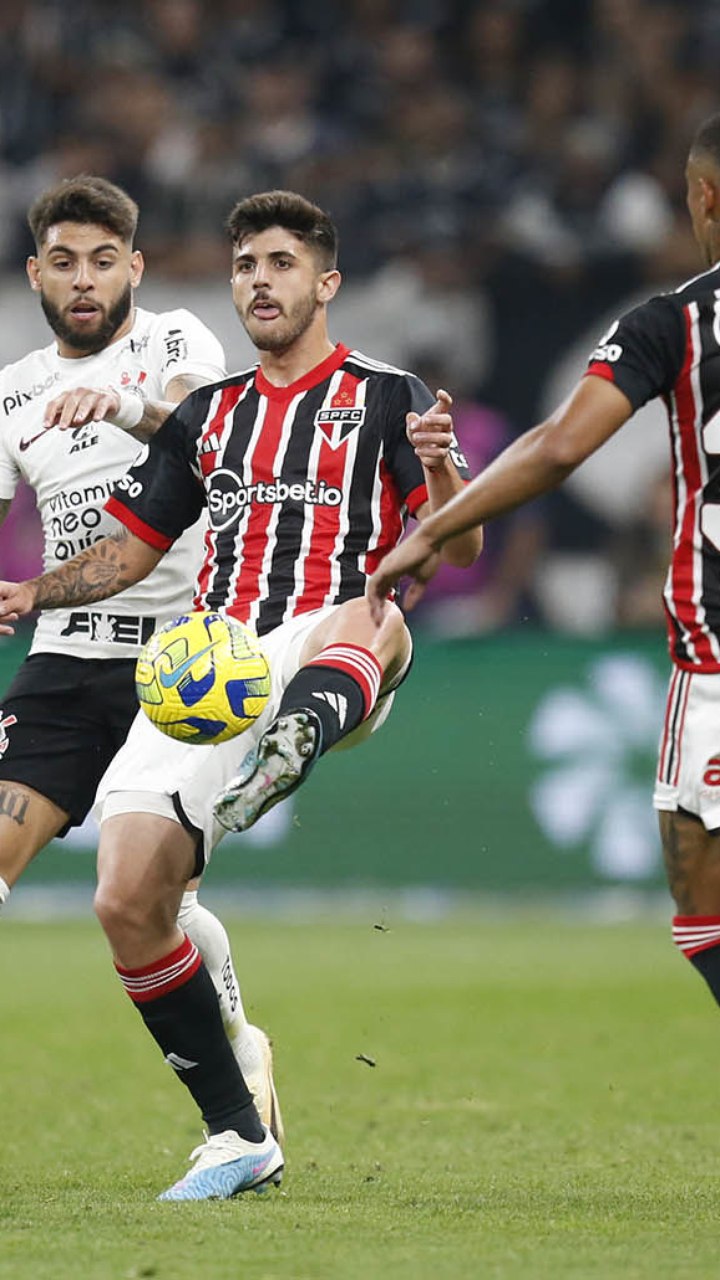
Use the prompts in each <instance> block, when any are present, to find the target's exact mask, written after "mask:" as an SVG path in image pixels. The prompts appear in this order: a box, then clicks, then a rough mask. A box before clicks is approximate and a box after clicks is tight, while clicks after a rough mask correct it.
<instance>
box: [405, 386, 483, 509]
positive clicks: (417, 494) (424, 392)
mask: <svg viewBox="0 0 720 1280" xmlns="http://www.w3.org/2000/svg"><path fill="white" fill-rule="evenodd" d="M434 404H435V396H434V395H433V394H432V392H431V391H430V390H429V389H428V387H426V386H425V383H424V382H422V380H421V379H420V378H417V377H415V375H414V374H412V373H406V374H403V375H402V377H401V378H399V379H398V381H397V386H396V387H395V388H394V389H393V392H392V394H391V396H390V399H389V402H388V421H387V424H386V437H385V457H386V460H387V463H388V466H389V468H390V471H391V473H392V476H393V479H394V481H395V484H396V485H397V487H398V491H399V493H400V496H401V498H402V499H403V501H404V503H405V504H406V506H407V508H408V510H409V511H410V512H411V514H413V515H414V514H415V512H416V511H417V510H418V508H419V507H421V506H422V504H423V503H424V502H426V501H427V496H428V494H427V484H426V480H425V472H424V471H423V468H422V463H421V462H420V460H419V458H418V457H417V455H416V453H415V450H414V449H413V447H412V445H411V443H410V441H409V440H408V438H407V431H406V425H407V423H406V418H407V414H408V413H418V414H423V413H427V411H428V409H430V408H432V406H433V405H434ZM450 456H451V458H452V460H453V462H454V464H455V466H456V467H457V470H458V471H459V473H460V475H461V476H462V477H463V479H464V480H469V479H470V471H469V469H468V465H467V461H466V459H465V457H464V455H463V453H462V451H461V449H460V446H459V445H458V442H457V440H456V439H455V436H453V440H452V444H451V446H450Z"/></svg>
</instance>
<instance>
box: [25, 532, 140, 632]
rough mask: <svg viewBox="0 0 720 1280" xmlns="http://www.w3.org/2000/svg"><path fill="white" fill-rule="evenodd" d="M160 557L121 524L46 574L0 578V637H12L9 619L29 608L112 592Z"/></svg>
mask: <svg viewBox="0 0 720 1280" xmlns="http://www.w3.org/2000/svg"><path fill="white" fill-rule="evenodd" d="M162 555H163V552H161V551H156V550H155V548H154V547H150V546H149V545H148V544H147V543H146V542H143V541H142V539H141V538H137V537H136V536H135V534H133V533H130V532H129V531H128V530H127V529H125V528H122V529H118V531H117V532H116V533H113V534H110V535H109V536H108V537H107V538H101V539H100V541H99V542H95V543H93V545H92V546H91V547H88V548H87V549H86V550H85V551H81V552H80V553H79V554H78V555H76V556H74V557H73V559H72V560H68V561H67V563H66V564H63V565H60V566H58V568H57V569H53V570H52V571H51V572H50V573H44V574H42V575H41V576H40V577H38V578H30V579H29V580H28V581H27V582H0V635H13V634H14V627H13V626H12V623H13V622H16V621H17V620H18V618H21V617H23V616H24V615H25V614H27V613H31V612H32V610H33V609H61V608H65V607H67V606H69V605H79V604H94V603H95V602H96V601H98V600H106V599H107V598H108V597H109V596H114V595H117V593H118V592H119V591H124V590H125V588H126V587H132V586H134V585H135V583H136V582H139V581H140V580H141V578H146V577H147V575H148V574H149V573H150V572H151V570H152V569H154V568H155V565H156V564H157V563H158V561H159V560H160V559H161V557H162Z"/></svg>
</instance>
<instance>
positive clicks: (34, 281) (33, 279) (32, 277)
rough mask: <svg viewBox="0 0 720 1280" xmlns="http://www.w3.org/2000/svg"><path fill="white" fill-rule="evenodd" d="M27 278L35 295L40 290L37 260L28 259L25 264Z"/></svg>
mask: <svg viewBox="0 0 720 1280" xmlns="http://www.w3.org/2000/svg"><path fill="white" fill-rule="evenodd" d="M25 270H26V272H27V278H28V280H29V281H30V288H31V289H34V290H35V292H36V293H37V292H38V290H39V288H40V263H39V262H38V260H37V258H33V257H30V258H28V260H27V262H26V263H25Z"/></svg>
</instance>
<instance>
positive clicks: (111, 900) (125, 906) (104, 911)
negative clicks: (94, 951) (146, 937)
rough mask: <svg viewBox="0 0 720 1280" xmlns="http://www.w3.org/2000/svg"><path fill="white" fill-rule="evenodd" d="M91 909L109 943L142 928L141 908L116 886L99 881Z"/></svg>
mask: <svg viewBox="0 0 720 1280" xmlns="http://www.w3.org/2000/svg"><path fill="white" fill-rule="evenodd" d="M93 909H94V911H95V915H96V916H97V918H98V920H99V922H100V925H101V927H102V929H103V932H104V933H105V934H106V936H107V938H108V939H109V941H110V942H111V943H116V942H117V941H118V940H119V939H121V938H122V937H125V936H126V935H127V933H128V932H132V931H140V930H142V928H143V910H142V908H141V907H140V905H139V904H138V903H136V902H133V901H132V899H131V898H130V896H129V895H128V894H126V893H124V892H123V891H122V889H121V888H120V887H119V886H117V885H113V884H108V883H104V882H103V881H102V880H101V881H100V883H99V884H98V887H97V889H96V890H95V898H94V901H93Z"/></svg>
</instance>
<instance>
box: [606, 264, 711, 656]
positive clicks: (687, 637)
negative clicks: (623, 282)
mask: <svg viewBox="0 0 720 1280" xmlns="http://www.w3.org/2000/svg"><path fill="white" fill-rule="evenodd" d="M719 267H720V264H719V266H716V267H713V268H712V270H710V271H706V272H704V273H703V274H702V275H699V276H696V277H694V278H693V279H692V280H689V281H688V282H687V283H686V284H684V285H682V286H681V287H680V288H679V289H677V290H676V291H675V292H674V293H667V294H661V295H659V296H657V297H654V298H651V299H650V300H649V301H648V302H645V303H643V304H642V305H641V306H639V307H636V308H635V309H634V310H632V311H629V312H628V313H627V315H625V316H624V317H623V318H622V319H620V320H618V321H616V323H615V324H614V325H613V326H612V328H611V329H610V330H609V331H608V333H606V334H605V336H604V337H603V338H602V340H601V342H600V345H599V347H598V348H597V350H596V351H595V352H594V353H593V355H592V357H591V359H590V364H589V366H588V369H587V373H588V374H596V375H597V376H599V377H601V378H607V379H609V381H611V382H613V383H614V384H615V385H616V386H617V387H619V388H620V390H621V391H623V392H624V394H625V395H626V396H627V397H628V399H629V401H630V403H631V404H632V406H633V409H638V408H639V407H640V406H641V405H642V404H645V403H646V401H648V400H652V399H653V398H654V397H655V396H662V397H663V399H664V401H665V405H666V408H667V413H668V422H669V426H670V447H671V451H672V474H673V492H674V506H675V516H674V537H673V552H672V558H671V562H670V566H669V569H668V575H667V579H666V583H665V590H664V602H665V611H666V614H667V619H668V631H669V639H670V653H671V656H672V658H673V661H674V662H675V663H676V664H677V665H678V666H680V667H684V668H686V669H688V670H691V671H701V672H718V671H720V269H719Z"/></svg>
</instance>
